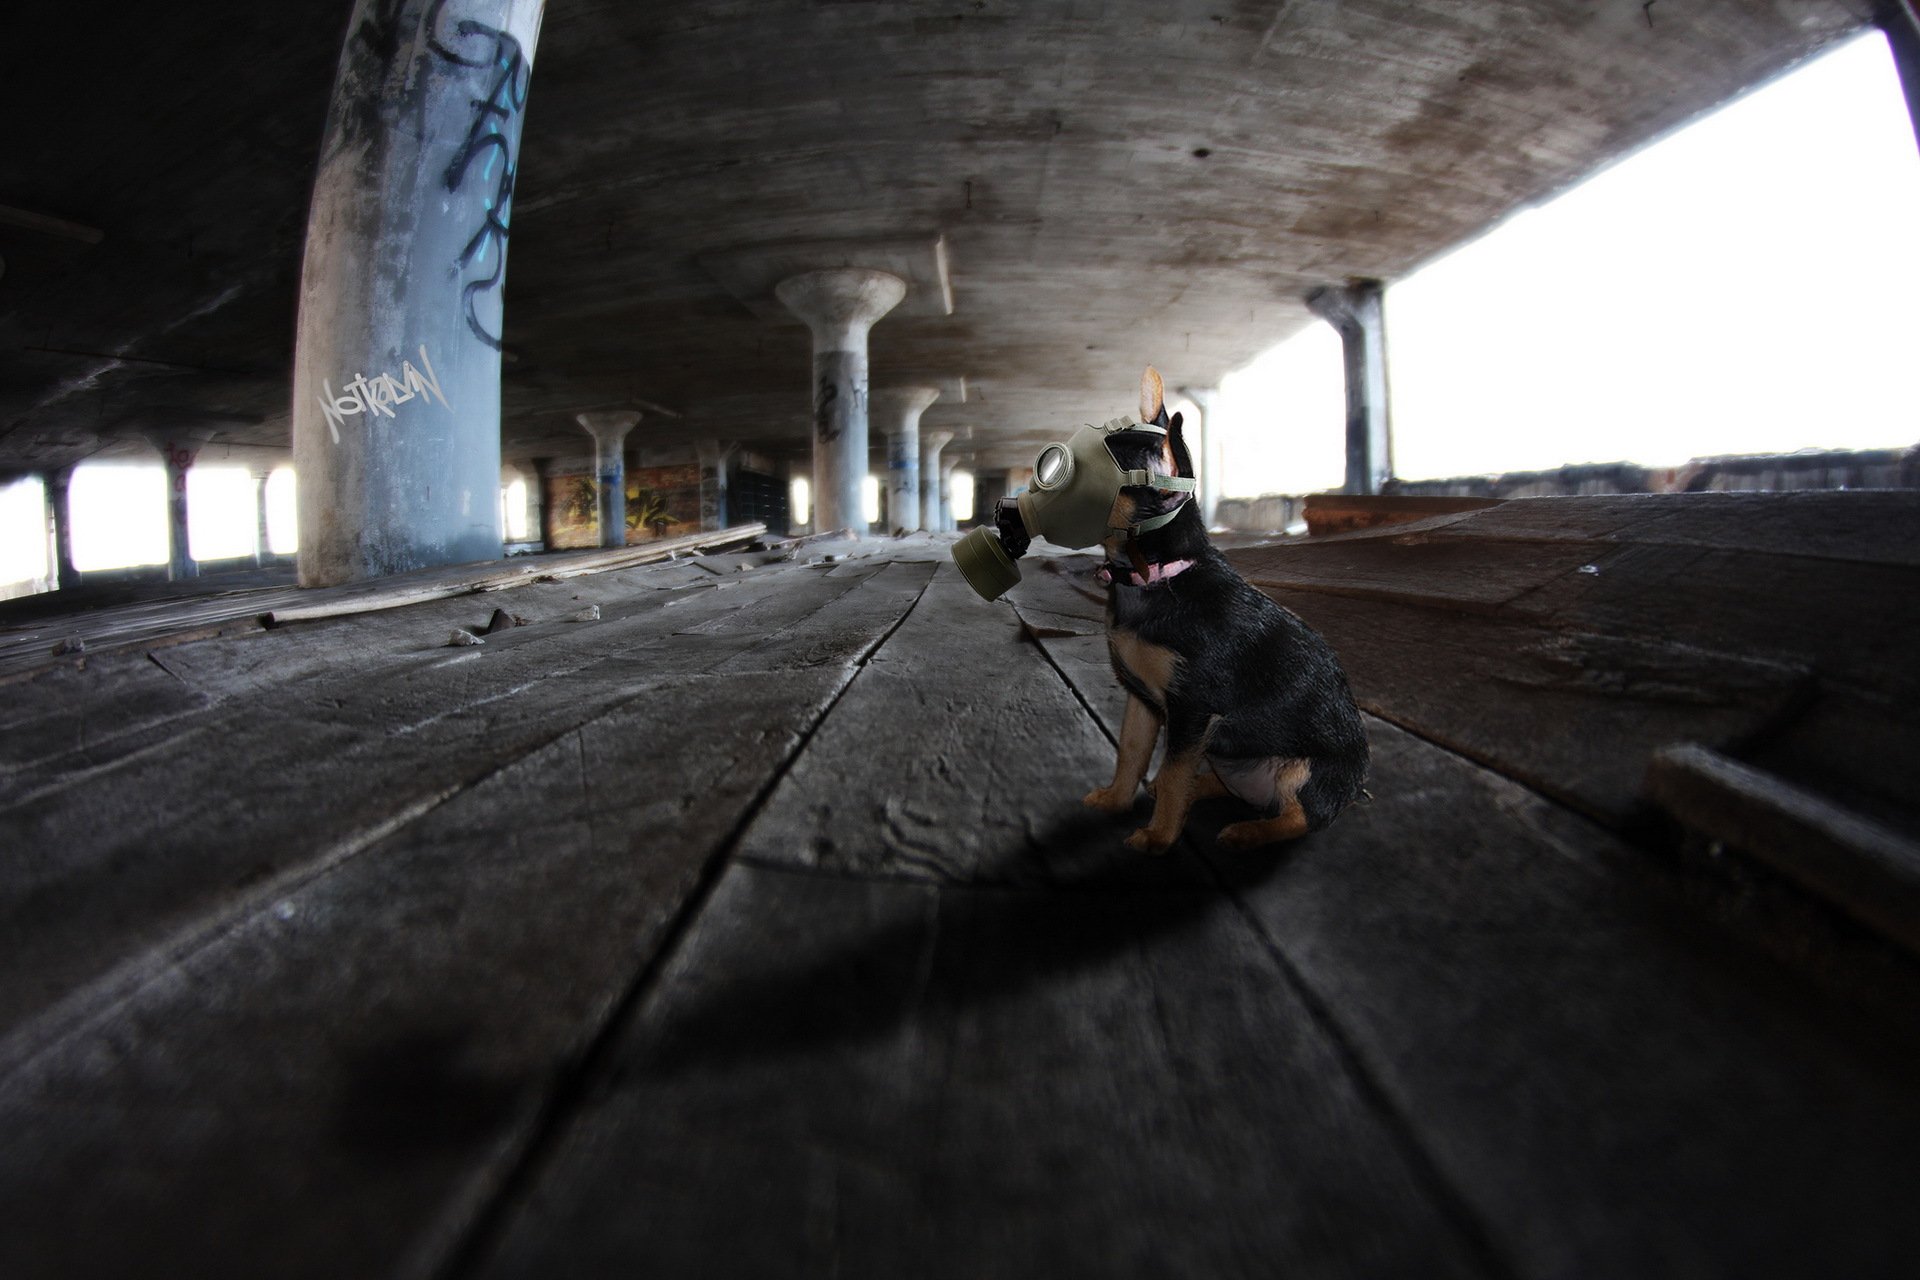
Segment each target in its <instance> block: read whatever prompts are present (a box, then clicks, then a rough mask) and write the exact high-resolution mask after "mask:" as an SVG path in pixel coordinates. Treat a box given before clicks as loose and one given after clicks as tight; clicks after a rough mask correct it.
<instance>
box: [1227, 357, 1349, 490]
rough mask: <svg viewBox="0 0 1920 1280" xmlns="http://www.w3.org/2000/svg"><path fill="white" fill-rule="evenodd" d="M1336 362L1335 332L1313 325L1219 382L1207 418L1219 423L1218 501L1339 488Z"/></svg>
mask: <svg viewBox="0 0 1920 1280" xmlns="http://www.w3.org/2000/svg"><path fill="white" fill-rule="evenodd" d="M1340 359H1341V357H1340V335H1339V334H1337V333H1335V332H1334V331H1333V326H1332V325H1329V324H1324V323H1321V322H1319V321H1316V322H1314V324H1313V326H1312V327H1311V328H1307V329H1303V330H1301V331H1300V332H1299V333H1298V334H1296V335H1295V336H1293V337H1291V338H1289V339H1287V340H1286V341H1285V342H1283V343H1281V344H1280V345H1279V346H1277V347H1270V348H1268V349H1267V350H1266V351H1265V352H1263V353H1262V354H1261V355H1260V356H1259V357H1258V358H1256V359H1255V360H1254V361H1253V362H1252V363H1251V364H1248V365H1246V366H1244V367H1242V368H1240V369H1238V370H1236V371H1234V372H1233V373H1230V374H1228V375H1227V376H1226V377H1224V378H1222V379H1221V380H1220V395H1219V397H1218V398H1217V399H1216V400H1215V401H1214V412H1213V416H1214V419H1215V421H1217V422H1218V423H1219V426H1220V441H1221V443H1220V463H1221V467H1220V469H1221V472H1222V480H1221V488H1220V492H1221V494H1222V495H1223V496H1225V497H1229V498H1255V497H1259V496H1260V495H1261V494H1263V493H1318V492H1320V491H1322V490H1326V489H1338V488H1339V487H1340V486H1341V485H1342V484H1343V483H1345V481H1346V471H1347V439H1346V431H1347V384H1346V375H1345V373H1344V371H1343V369H1342V366H1341V363H1340ZM1205 425H1206V424H1204V423H1203V424H1202V427H1203V429H1204V427H1205Z"/></svg>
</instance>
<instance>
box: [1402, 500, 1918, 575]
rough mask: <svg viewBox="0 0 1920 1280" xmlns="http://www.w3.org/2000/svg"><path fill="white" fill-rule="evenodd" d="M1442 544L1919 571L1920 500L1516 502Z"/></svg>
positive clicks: (1455, 530)
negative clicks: (1540, 543) (1747, 555)
mask: <svg viewBox="0 0 1920 1280" xmlns="http://www.w3.org/2000/svg"><path fill="white" fill-rule="evenodd" d="M1387 532H1389V533H1391V532H1393V531H1387ZM1439 536H1440V537H1442V538H1454V537H1460V538H1492V539H1554V540H1558V539H1570V540H1575V541H1598V542H1627V543H1651V544H1663V545H1667V546H1691V547H1718V548H1721V549H1724V550H1745V551H1753V552H1759V553H1764V554H1773V555H1790V556H1811V557H1816V558H1820V559H1827V560H1850V561H1855V562H1858V563H1862V564H1899V565H1908V566H1920V494H1916V493H1913V492H1912V491H1909V490H1898V489H1884V490H1871V489H1869V490H1849V491H1845V492H1839V491H1833V492H1806V493H1639V494H1618V495H1609V496H1596V497H1578V498H1516V499H1513V500H1511V501H1508V502H1504V503H1501V504H1500V505H1499V506H1498V507H1496V508H1490V509H1488V510H1486V511H1483V512H1478V513H1476V514H1474V515H1472V516H1471V517H1469V518H1468V519H1465V520H1461V521H1456V522H1452V523H1450V524H1449V525H1448V526H1447V528H1446V532H1445V533H1444V534H1441V535H1439Z"/></svg>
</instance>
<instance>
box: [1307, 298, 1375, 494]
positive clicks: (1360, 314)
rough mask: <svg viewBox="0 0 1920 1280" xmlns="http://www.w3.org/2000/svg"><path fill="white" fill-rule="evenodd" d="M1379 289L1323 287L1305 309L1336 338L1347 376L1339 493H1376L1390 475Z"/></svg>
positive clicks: (1308, 301) (1310, 299)
mask: <svg viewBox="0 0 1920 1280" xmlns="http://www.w3.org/2000/svg"><path fill="white" fill-rule="evenodd" d="M1384 298H1385V286H1384V285H1382V284H1381V283H1380V282H1379V281H1378V280H1355V281H1353V282H1352V283H1350V284H1347V285H1344V286H1342V285H1327V286H1324V287H1322V288H1319V289H1315V290H1314V291H1313V292H1312V293H1309V294H1308V295H1307V307H1308V308H1309V309H1310V310H1311V311H1312V312H1313V313H1314V314H1315V315H1317V316H1319V317H1320V318H1321V319H1322V320H1325V321H1326V322H1327V323H1328V324H1330V325H1332V326H1333V327H1334V330H1335V331H1336V332H1338V333H1339V335H1340V348H1341V351H1342V353H1343V355H1344V357H1345V363H1346V376H1347V479H1346V483H1345V484H1344V485H1342V486H1341V490H1340V491H1341V492H1342V493H1378V492H1380V486H1381V485H1383V484H1385V483H1386V482H1387V481H1388V480H1389V479H1391V478H1392V476H1393V435H1392V429H1391V426H1390V419H1389V414H1388V406H1387V326H1386V318H1385V312H1384V308H1383V305H1382V303H1383V300H1384Z"/></svg>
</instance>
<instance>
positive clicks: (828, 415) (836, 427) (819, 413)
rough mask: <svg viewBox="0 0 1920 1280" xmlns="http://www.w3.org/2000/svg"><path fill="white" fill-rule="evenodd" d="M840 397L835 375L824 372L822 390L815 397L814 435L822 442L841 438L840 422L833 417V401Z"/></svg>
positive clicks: (821, 383) (829, 442) (821, 380)
mask: <svg viewBox="0 0 1920 1280" xmlns="http://www.w3.org/2000/svg"><path fill="white" fill-rule="evenodd" d="M839 398H840V388H839V387H837V386H835V385H834V382H833V376H832V375H831V374H823V375H822V376H821V378H820V390H819V392H818V394H816V395H815V396H814V398H813V437H814V439H816V440H818V441H820V443H822V444H831V443H833V442H834V441H835V440H838V439H839V438H840V424H839V423H838V422H836V421H834V417H833V402H834V401H835V400H837V399H839Z"/></svg>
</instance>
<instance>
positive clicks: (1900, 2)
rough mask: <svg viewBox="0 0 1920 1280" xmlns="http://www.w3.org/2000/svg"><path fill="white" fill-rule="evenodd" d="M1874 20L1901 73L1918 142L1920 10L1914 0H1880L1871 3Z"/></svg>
mask: <svg viewBox="0 0 1920 1280" xmlns="http://www.w3.org/2000/svg"><path fill="white" fill-rule="evenodd" d="M1873 20H1874V22H1875V23H1876V24H1877V25H1878V26H1879V28H1880V30H1881V31H1882V32H1884V33H1885V34H1886V37H1887V48H1888V49H1889V50H1891V51H1892V53H1893V66H1894V70H1896V71H1897V72H1899V75H1900V89H1901V92H1903V93H1904V94H1906V98H1907V119H1908V121H1909V122H1910V123H1911V124H1912V126H1913V137H1914V141H1915V143H1916V144H1920V12H1916V10H1915V7H1914V0H1880V2H1879V3H1878V4H1876V5H1875V6H1874V11H1873Z"/></svg>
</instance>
